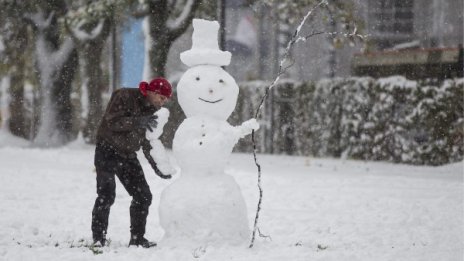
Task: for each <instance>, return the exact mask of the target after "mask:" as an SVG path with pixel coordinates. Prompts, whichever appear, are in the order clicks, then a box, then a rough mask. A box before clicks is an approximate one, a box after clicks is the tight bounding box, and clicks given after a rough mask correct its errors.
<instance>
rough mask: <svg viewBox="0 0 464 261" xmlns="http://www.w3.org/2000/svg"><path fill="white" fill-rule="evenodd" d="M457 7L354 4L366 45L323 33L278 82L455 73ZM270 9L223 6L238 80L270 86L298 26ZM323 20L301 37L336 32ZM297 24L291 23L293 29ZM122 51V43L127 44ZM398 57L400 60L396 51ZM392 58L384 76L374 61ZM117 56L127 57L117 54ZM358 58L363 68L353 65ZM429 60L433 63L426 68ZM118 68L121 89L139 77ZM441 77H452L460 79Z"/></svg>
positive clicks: (435, 2) (185, 43)
mask: <svg viewBox="0 0 464 261" xmlns="http://www.w3.org/2000/svg"><path fill="white" fill-rule="evenodd" d="M463 1H464V0H426V1H424V0H370V1H363V0H353V2H354V12H355V16H356V17H358V18H360V20H361V21H362V22H363V23H364V31H363V32H362V33H363V34H366V35H369V40H368V41H367V44H366V45H363V44H357V45H354V46H351V45H349V44H345V45H343V46H337V47H334V46H333V45H332V41H333V39H332V38H330V36H326V35H321V36H318V37H313V38H311V39H310V40H309V41H306V42H299V43H298V44H297V45H295V48H294V50H293V52H292V57H293V60H294V65H293V66H292V68H291V69H290V70H289V71H288V73H287V74H286V75H285V77H287V78H292V79H295V80H298V81H308V80H318V79H321V78H325V77H347V76H350V75H372V76H388V75H391V74H402V73H403V72H406V74H405V75H406V76H408V77H409V76H410V77H412V78H414V77H416V78H417V77H423V76H427V73H431V75H432V76H433V75H444V74H446V73H447V70H455V71H457V72H459V71H460V70H461V71H462V69H461V68H462V66H461V67H459V65H460V64H461V65H462V58H459V57H462V54H461V56H459V55H460V51H459V46H460V45H461V46H462V43H463V30H464V29H463V13H464V12H463ZM276 10H277V8H273V7H269V6H263V5H256V4H255V5H254V6H250V5H249V4H248V1H245V0H228V1H226V28H225V31H226V49H227V50H229V51H231V52H232V61H231V64H230V65H229V66H228V67H227V68H226V69H227V71H228V72H230V73H231V75H233V76H234V77H235V79H236V80H237V81H247V80H255V79H263V80H270V79H273V77H275V75H276V72H277V70H278V63H279V60H280V57H281V56H282V53H283V48H284V47H285V46H286V44H287V42H288V39H290V36H291V34H292V33H293V30H294V29H295V28H296V26H297V24H295V25H293V26H287V25H285V24H282V23H279V22H278V21H277V20H276V19H275V17H276V14H275V12H276ZM324 15H325V14H323V12H322V11H321V12H315V15H314V16H313V19H312V20H311V21H308V22H307V24H306V25H305V26H304V28H303V30H302V32H301V33H302V35H305V34H308V33H310V32H311V31H313V30H324V31H333V30H336V31H338V30H340V29H337V28H334V27H333V25H331V24H330V22H327V21H326V20H327V19H324V17H323V16H324ZM299 20H300V19H296V21H297V22H298V23H299ZM323 21H324V22H323ZM191 33H192V29H190V30H189V31H187V33H186V34H184V35H183V36H182V37H180V38H179V39H178V40H177V41H176V42H175V43H174V45H173V46H172V48H171V50H170V52H169V56H168V62H167V66H166V72H167V77H168V78H170V79H171V80H173V81H176V79H178V78H179V77H180V75H181V74H182V73H183V72H184V71H185V70H186V69H187V68H186V66H185V65H183V64H182V63H181V61H180V59H179V54H180V53H181V52H183V51H185V50H188V49H189V48H190V46H191ZM128 35H130V34H128ZM129 37H131V38H132V41H134V40H136V41H139V42H142V41H141V40H140V39H138V37H134V35H133V34H132V35H130V36H129ZM124 45H125V46H126V45H127V44H126V42H124ZM123 48H125V49H127V47H123ZM141 49H142V47H140V46H138V47H136V50H138V53H142V54H143V50H141ZM400 51H403V52H404V51H406V53H407V54H406V55H405V54H404V53H398V52H400ZM135 52H137V51H135ZM392 53H395V54H396V56H395V57H396V58H394V60H395V59H397V60H398V61H393V63H398V64H402V63H403V65H402V66H397V67H395V66H396V65H394V67H395V68H394V69H388V70H387V69H386V68H384V67H382V66H383V65H382V64H381V63H380V64H379V61H380V60H389V57H391V56H388V55H391V54H392ZM461 53H462V51H461ZM416 54H417V55H416ZM124 55H131V54H128V53H126V52H124ZM384 56H385V57H384ZM419 56H420V57H419ZM379 57H382V59H378V58H379ZM410 57H419V58H417V59H419V60H424V59H425V63H423V64H422V65H421V66H422V67H421V69H419V72H410V71H411V70H410V69H411V68H413V67H414V66H415V63H416V62H412V65H411V64H410V62H409V61H405V59H403V58H408V59H411V58H410ZM354 58H355V59H354ZM459 59H461V60H459ZM126 60H128V59H126V58H124V59H123V61H126ZM135 60H137V59H135ZM361 60H362V64H359V62H360V61H361ZM413 60H414V59H413ZM390 62H391V59H390ZM405 62H406V67H405V65H404V63H405ZM429 62H434V63H435V64H438V65H437V66H430V65H429V64H428V63H429ZM360 66H367V67H369V68H370V71H369V72H366V71H365V70H364V69H360ZM411 66H412V67H411ZM123 68H125V70H126V69H127V70H128V69H132V71H131V73H124V72H123V75H127V76H125V78H124V76H123V82H124V83H127V82H137V81H138V80H132V81H131V80H128V79H129V78H134V77H135V78H137V79H140V78H141V75H142V72H139V73H138V72H136V71H134V70H133V69H134V68H137V65H136V64H133V65H127V64H124V65H123ZM405 68H407V69H408V70H409V72H408V70H405ZM413 71H414V70H413ZM379 72H382V73H379ZM139 74H140V75H139ZM411 74H412V76H411ZM447 75H448V76H449V77H454V76H459V75H460V74H458V73H448V74H447ZM461 75H462V74H461ZM448 76H446V77H448Z"/></svg>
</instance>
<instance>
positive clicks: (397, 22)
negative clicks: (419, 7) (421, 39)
mask: <svg viewBox="0 0 464 261" xmlns="http://www.w3.org/2000/svg"><path fill="white" fill-rule="evenodd" d="M368 5H369V7H368V8H369V27H370V29H371V30H373V33H374V34H375V35H377V36H381V35H385V36H389V35H397V36H399V37H401V35H403V36H409V35H411V34H412V33H413V30H414V26H413V25H414V24H413V18H414V13H413V8H414V1H413V0H375V1H369V3H368ZM398 34H399V35H398Z"/></svg>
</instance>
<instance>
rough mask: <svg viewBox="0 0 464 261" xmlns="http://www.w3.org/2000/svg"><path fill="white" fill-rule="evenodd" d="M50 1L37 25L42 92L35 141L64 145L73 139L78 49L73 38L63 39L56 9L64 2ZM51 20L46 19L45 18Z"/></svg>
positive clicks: (37, 48) (38, 144)
mask: <svg viewBox="0 0 464 261" xmlns="http://www.w3.org/2000/svg"><path fill="white" fill-rule="evenodd" d="M53 4H55V5H56V6H50V5H47V7H48V8H50V9H48V10H47V12H45V13H44V14H43V15H42V18H41V19H42V20H40V21H39V22H41V23H42V24H41V25H39V26H38V27H37V30H38V32H37V43H36V55H37V67H38V68H37V69H38V72H39V80H40V92H41V108H40V109H41V112H40V126H39V129H38V133H37V136H36V137H35V140H34V143H35V145H37V146H41V147H49V146H61V145H63V144H65V143H67V142H69V141H70V140H71V138H72V137H73V135H72V132H71V131H72V111H73V108H72V104H71V97H70V96H71V90H72V87H71V83H72V80H73V78H74V74H75V72H76V69H77V64H78V59H77V51H76V48H75V45H74V42H73V40H71V39H69V38H67V39H65V40H64V41H61V37H60V36H61V31H60V25H59V23H58V17H57V12H59V11H60V10H61V11H62V10H63V9H62V8H64V7H63V6H62V4H63V3H62V2H53ZM47 17H48V18H51V19H49V20H50V21H47V22H45V19H47Z"/></svg>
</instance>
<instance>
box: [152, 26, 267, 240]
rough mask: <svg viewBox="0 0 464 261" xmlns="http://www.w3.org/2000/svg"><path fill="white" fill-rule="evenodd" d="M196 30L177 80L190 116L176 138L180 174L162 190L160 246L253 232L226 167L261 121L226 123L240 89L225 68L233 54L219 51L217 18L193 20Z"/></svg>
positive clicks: (242, 236) (241, 237)
mask: <svg viewBox="0 0 464 261" xmlns="http://www.w3.org/2000/svg"><path fill="white" fill-rule="evenodd" d="M193 28H194V31H193V36H192V49H190V50H188V51H185V52H183V53H181V55H180V58H181V60H182V62H183V63H184V64H186V65H187V66H189V67H190V68H189V69H188V70H187V71H186V72H185V73H184V74H183V75H182V77H181V79H180V81H179V83H178V84H177V95H178V101H179V104H180V106H181V108H182V110H183V111H184V113H185V115H186V117H187V118H186V119H185V120H184V121H183V122H182V123H181V125H180V126H179V128H178V129H177V131H176V133H175V136H174V140H173V154H174V157H175V158H176V160H177V163H178V165H179V167H180V173H181V174H180V176H179V178H178V179H176V180H175V181H174V182H173V183H172V184H170V185H169V186H168V187H167V188H166V189H165V190H164V191H163V192H162V194H161V198H160V205H159V215H160V224H161V226H162V228H163V229H164V231H165V234H164V237H163V239H162V241H161V242H160V244H167V245H169V244H171V245H179V244H186V245H192V246H205V245H206V246H207V245H220V244H224V243H227V244H234V245H237V244H243V243H246V242H247V240H248V239H249V235H250V228H249V224H248V218H247V209H246V204H245V200H244V198H243V195H242V193H241V190H240V188H239V186H238V184H237V182H236V181H235V179H234V178H233V177H232V176H230V175H228V174H226V173H224V169H225V166H226V163H227V159H228V157H229V155H230V154H231V152H232V149H233V147H234V146H235V144H236V143H237V142H238V140H239V139H240V138H243V137H245V136H246V135H248V134H250V133H251V132H252V131H253V130H257V129H258V128H259V124H258V123H257V121H256V119H251V120H248V121H246V122H244V123H242V125H240V126H231V125H230V124H229V123H228V122H227V119H228V117H229V116H230V114H231V113H232V112H233V110H234V108H235V106H236V103H237V97H238V92H239V88H238V86H237V83H236V82H235V80H234V78H232V76H231V75H230V74H228V73H227V72H226V71H224V70H223V69H222V68H221V66H225V65H228V64H229V63H230V58H231V54H230V52H225V51H221V50H219V47H218V43H217V32H218V29H219V23H218V22H216V21H207V20H201V19H194V20H193Z"/></svg>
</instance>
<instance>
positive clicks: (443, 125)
mask: <svg viewBox="0 0 464 261" xmlns="http://www.w3.org/2000/svg"><path fill="white" fill-rule="evenodd" d="M266 87H267V85H266V83H265V82H260V83H259V84H258V85H257V84H246V85H243V86H242V87H241V92H242V93H244V95H243V96H241V98H240V99H242V100H240V101H239V105H238V107H237V108H238V109H237V110H236V112H235V114H234V115H235V116H234V122H237V123H239V122H242V121H245V120H247V119H249V118H251V117H254V115H253V114H252V113H250V110H249V109H250V108H248V109H244V108H245V107H250V106H251V105H253V104H254V102H251V101H257V100H259V98H260V97H262V95H261V94H262V90H264V89H265V88H266ZM250 88H252V89H251V90H250ZM274 91H275V97H274V98H275V100H274V129H273V133H274V134H275V135H274V136H273V138H274V152H277V153H286V154H298V155H313V156H319V157H347V158H353V159H363V160H382V161H391V162H401V163H410V164H425V165H441V164H446V163H450V162H456V161H460V160H462V159H463V158H464V107H463V102H462V99H463V97H464V93H463V92H464V79H455V80H446V81H445V82H437V81H421V82H416V81H409V80H406V79H405V78H403V77H401V76H395V77H389V78H383V79H373V78H369V77H364V78H356V77H352V78H346V79H342V78H335V79H330V80H322V81H319V82H317V83H295V82H292V81H285V82H283V83H280V84H279V85H277V86H276V87H275V89H274ZM246 103H249V105H246ZM268 105H269V104H268ZM252 107H253V106H252ZM253 108H254V109H252V110H255V109H256V106H254V107H253ZM263 111H266V112H267V111H268V110H263ZM268 121H269V117H268V116H267V115H264V117H263V118H262V119H261V122H262V129H261V130H260V132H264V133H266V132H269V131H270V130H269V124H268ZM263 123H264V124H263ZM258 142H263V141H262V140H258ZM258 145H259V144H258ZM242 148H244V147H243V145H242V147H240V149H242ZM245 150H246V149H245ZM261 151H263V152H268V151H266V148H265V147H262V146H261Z"/></svg>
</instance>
